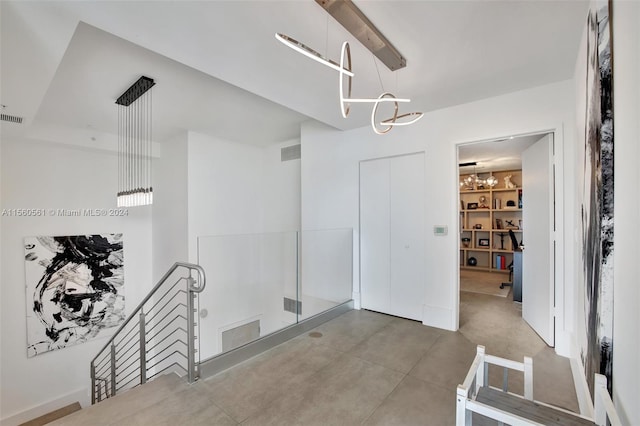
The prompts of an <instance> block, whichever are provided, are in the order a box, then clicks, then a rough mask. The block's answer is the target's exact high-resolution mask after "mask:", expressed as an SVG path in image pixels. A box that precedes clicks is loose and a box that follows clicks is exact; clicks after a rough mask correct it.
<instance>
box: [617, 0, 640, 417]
mask: <svg viewBox="0 0 640 426" xmlns="http://www.w3.org/2000/svg"><path fill="white" fill-rule="evenodd" d="M612 12H613V21H612V28H613V38H612V41H613V55H614V56H613V86H614V88H613V90H614V95H613V100H614V107H613V114H614V118H613V119H614V124H613V126H614V146H615V148H614V155H615V160H614V161H615V176H614V180H615V190H614V197H615V201H614V203H615V229H614V250H615V252H614V256H615V257H614V310H613V314H614V320H613V327H614V328H613V339H614V346H613V398H614V403H615V405H616V408H617V411H618V413H619V414H620V417H621V421H622V424H626V425H638V424H640V404H638V395H640V362H639V359H638V354H639V353H640V327H638V325H639V324H640V286H639V285H638V249H637V247H638V241H640V226H638V221H639V220H640V201H639V200H638V188H640V172H639V169H638V159H640V120H639V118H640V2H637V1H636V2H627V1H614V2H613V10H612Z"/></svg>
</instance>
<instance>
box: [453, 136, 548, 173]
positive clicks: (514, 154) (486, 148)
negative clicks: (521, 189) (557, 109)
mask: <svg viewBox="0 0 640 426" xmlns="http://www.w3.org/2000/svg"><path fill="white" fill-rule="evenodd" d="M544 136H545V135H544V134H536V135H527V136H514V137H508V138H506V139H500V140H496V141H486V142H478V143H470V144H466V145H461V146H460V147H459V148H458V163H460V164H464V163H472V162H475V163H477V164H476V165H475V166H465V167H460V174H468V173H475V172H478V173H480V172H484V171H500V170H518V169H521V168H522V152H523V151H524V150H525V149H527V148H529V147H530V146H531V145H533V144H534V143H536V142H537V141H539V140H540V139H541V138H543V137H544Z"/></svg>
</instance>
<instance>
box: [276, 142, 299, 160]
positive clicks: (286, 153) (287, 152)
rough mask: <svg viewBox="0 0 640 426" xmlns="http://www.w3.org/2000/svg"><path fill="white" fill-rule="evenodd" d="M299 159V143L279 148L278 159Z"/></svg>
mask: <svg viewBox="0 0 640 426" xmlns="http://www.w3.org/2000/svg"><path fill="white" fill-rule="evenodd" d="M299 159H300V144H298V145H291V146H287V147H284V148H282V149H281V150H280V161H291V160H299Z"/></svg>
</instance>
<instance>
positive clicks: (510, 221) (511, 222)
mask: <svg viewBox="0 0 640 426" xmlns="http://www.w3.org/2000/svg"><path fill="white" fill-rule="evenodd" d="M496 220H498V219H496ZM505 222H507V229H519V228H518V225H516V224H515V223H513V220H506V221H505Z"/></svg>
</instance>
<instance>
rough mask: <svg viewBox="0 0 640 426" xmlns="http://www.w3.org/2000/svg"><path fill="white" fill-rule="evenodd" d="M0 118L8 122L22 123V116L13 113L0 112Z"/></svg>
mask: <svg viewBox="0 0 640 426" xmlns="http://www.w3.org/2000/svg"><path fill="white" fill-rule="evenodd" d="M0 120H2V121H8V122H9V123H16V124H22V117H16V116H15V115H9V114H0Z"/></svg>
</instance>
